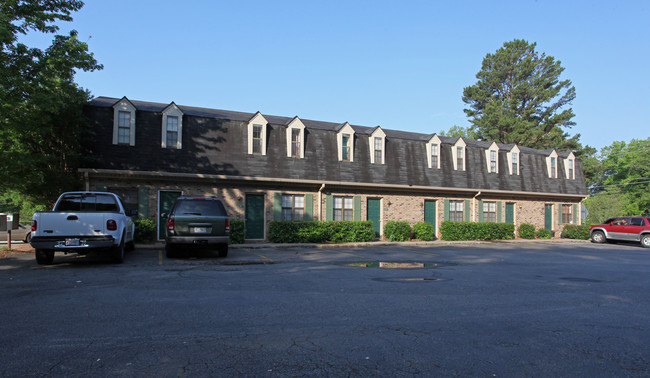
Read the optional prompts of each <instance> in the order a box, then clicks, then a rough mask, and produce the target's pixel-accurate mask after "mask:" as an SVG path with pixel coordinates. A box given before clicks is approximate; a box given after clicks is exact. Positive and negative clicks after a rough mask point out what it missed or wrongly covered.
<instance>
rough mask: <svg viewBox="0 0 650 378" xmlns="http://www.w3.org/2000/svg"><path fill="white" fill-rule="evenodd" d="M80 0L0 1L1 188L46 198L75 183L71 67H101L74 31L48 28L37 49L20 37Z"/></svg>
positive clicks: (66, 13)
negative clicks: (49, 37) (46, 40)
mask: <svg viewBox="0 0 650 378" xmlns="http://www.w3.org/2000/svg"><path fill="white" fill-rule="evenodd" d="M82 6H83V2H81V1H75V0H7V1H3V2H0V47H1V50H0V193H5V192H7V191H17V192H18V193H20V194H21V195H23V196H25V197H26V198H27V199H30V200H33V201H36V202H40V203H46V202H50V201H52V200H54V199H56V196H58V194H59V193H60V192H61V191H64V190H69V189H72V188H75V187H76V186H77V185H78V178H77V177H76V169H77V167H78V162H79V159H80V156H81V154H80V148H81V143H80V138H81V137H82V133H83V132H84V118H83V115H82V107H83V104H84V103H85V102H86V101H87V100H88V99H89V96H90V95H89V93H88V92H87V91H85V90H83V89H81V88H79V87H78V86H77V85H76V84H75V82H74V74H75V72H76V71H77V70H79V69H80V70H84V71H93V70H97V69H101V68H102V66H101V65H100V64H98V63H97V61H96V60H95V58H94V57H93V54H92V53H90V52H89V51H88V46H87V45H86V43H84V42H81V41H80V40H79V39H78V38H77V32H76V31H72V32H70V33H69V34H68V35H65V36H63V35H55V36H54V39H53V41H52V43H51V45H50V46H49V47H48V48H47V49H45V50H41V49H38V48H32V47H28V46H26V45H25V44H23V43H20V42H19V37H20V36H21V35H26V34H27V33H28V32H30V31H36V32H42V33H55V32H57V31H58V30H59V28H58V26H57V25H56V22H59V21H71V20H72V17H71V16H70V15H71V13H72V12H74V11H77V10H79V9H80V8H81V7H82Z"/></svg>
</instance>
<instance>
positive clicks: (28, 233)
mask: <svg viewBox="0 0 650 378" xmlns="http://www.w3.org/2000/svg"><path fill="white" fill-rule="evenodd" d="M7 234H8V232H7V231H0V241H7ZM31 238H32V227H31V226H30V225H25V224H22V223H21V224H19V225H18V229H17V230H11V240H13V241H22V242H25V243H29V240H30V239H31Z"/></svg>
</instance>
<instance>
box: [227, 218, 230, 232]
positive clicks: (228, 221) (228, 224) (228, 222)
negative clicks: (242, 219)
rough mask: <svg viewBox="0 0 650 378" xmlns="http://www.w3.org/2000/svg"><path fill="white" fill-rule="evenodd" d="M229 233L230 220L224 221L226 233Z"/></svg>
mask: <svg viewBox="0 0 650 378" xmlns="http://www.w3.org/2000/svg"><path fill="white" fill-rule="evenodd" d="M229 232H230V219H226V233H229Z"/></svg>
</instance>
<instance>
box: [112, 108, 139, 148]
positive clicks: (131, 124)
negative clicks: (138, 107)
mask: <svg viewBox="0 0 650 378" xmlns="http://www.w3.org/2000/svg"><path fill="white" fill-rule="evenodd" d="M113 144H123V145H127V146H135V106H134V105H133V104H132V103H131V101H129V100H128V99H127V98H126V97H124V98H122V99H121V100H120V101H118V102H117V103H115V105H113Z"/></svg>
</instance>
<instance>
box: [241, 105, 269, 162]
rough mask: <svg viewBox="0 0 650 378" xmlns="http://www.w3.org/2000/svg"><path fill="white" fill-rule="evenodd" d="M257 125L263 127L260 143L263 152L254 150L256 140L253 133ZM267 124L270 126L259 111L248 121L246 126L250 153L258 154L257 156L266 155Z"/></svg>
mask: <svg viewBox="0 0 650 378" xmlns="http://www.w3.org/2000/svg"><path fill="white" fill-rule="evenodd" d="M255 126H260V127H261V132H260V138H259V145H260V149H261V152H255V151H254V146H253V143H254V140H253V134H254V129H255ZM267 126H268V121H267V120H266V118H264V116H263V115H262V113H260V112H257V113H255V115H254V116H253V117H252V118H251V119H250V120H249V121H248V125H247V127H246V129H247V136H246V138H247V142H248V144H247V150H248V151H247V152H248V154H249V155H257V156H266V152H267V151H266V139H267V135H266V134H267Z"/></svg>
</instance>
